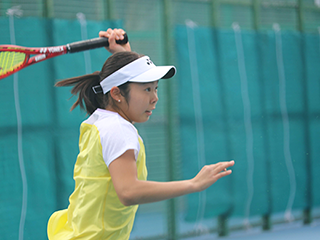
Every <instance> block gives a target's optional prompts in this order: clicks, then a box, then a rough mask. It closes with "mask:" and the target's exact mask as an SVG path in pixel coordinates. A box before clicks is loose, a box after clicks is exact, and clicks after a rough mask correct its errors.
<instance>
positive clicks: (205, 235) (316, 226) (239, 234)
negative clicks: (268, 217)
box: [130, 214, 320, 240]
mask: <svg viewBox="0 0 320 240" xmlns="http://www.w3.org/2000/svg"><path fill="white" fill-rule="evenodd" d="M282 216H283V214H279V215H278V216H277V217H276V218H277V219H275V220H278V221H279V220H280V221H281V218H282ZM253 221H254V219H253ZM217 224H218V223H217V221H216V220H212V219H210V220H203V221H201V223H197V224H195V223H187V222H185V221H184V220H183V215H180V216H179V219H178V225H179V227H178V228H179V233H178V235H179V237H178V239H182V240H211V239H217V240H219V239H220V240H285V239H290V240H307V239H308V240H318V239H320V218H315V219H313V221H312V222H311V223H310V224H303V222H302V220H296V221H292V222H285V223H279V224H274V225H273V226H272V228H271V229H270V230H266V231H264V230H262V227H248V228H247V229H246V230H244V229H243V230H229V233H228V235H227V236H223V237H221V236H218V234H217V233H216V232H213V230H212V229H214V226H217ZM242 224H243V221H242V219H231V220H230V228H237V227H239V226H241V225H242ZM166 227H167V226H166V216H165V215H161V214H158V215H157V214H140V215H138V216H137V219H136V223H135V227H134V230H133V232H132V234H131V238H130V239H132V240H135V239H141V238H140V237H139V236H141V235H143V236H145V237H146V239H148V238H150V239H166V236H164V235H163V232H164V231H165V229H166ZM188 235H189V236H188ZM192 235H193V236H192ZM162 236H163V237H162Z"/></svg>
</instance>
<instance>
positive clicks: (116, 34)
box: [99, 28, 125, 42]
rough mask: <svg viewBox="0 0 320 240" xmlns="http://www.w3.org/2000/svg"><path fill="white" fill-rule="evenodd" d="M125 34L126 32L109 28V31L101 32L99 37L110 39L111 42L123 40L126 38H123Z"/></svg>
mask: <svg viewBox="0 0 320 240" xmlns="http://www.w3.org/2000/svg"><path fill="white" fill-rule="evenodd" d="M124 34H125V31H124V30H123V29H117V28H114V29H111V28H108V30H107V31H100V32H99V37H106V38H109V41H110V42H111V41H113V40H122V39H123V38H124V37H123V35H124Z"/></svg>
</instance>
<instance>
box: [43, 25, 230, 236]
mask: <svg viewBox="0 0 320 240" xmlns="http://www.w3.org/2000/svg"><path fill="white" fill-rule="evenodd" d="M123 34H124V31H123V30H122V29H113V30H112V29H108V30H107V31H106V32H104V31H102V32H100V33H99V35H100V37H108V38H109V42H110V46H109V48H108V50H109V51H110V52H111V53H113V55H111V56H110V57H109V58H108V59H107V60H106V62H105V63H104V65H103V67H102V69H101V71H100V72H95V73H93V74H89V75H84V76H80V77H75V78H70V79H66V80H62V81H60V82H58V83H57V84H56V86H74V87H73V89H72V91H71V92H72V94H74V95H78V99H77V101H76V102H75V103H74V105H73V106H72V109H74V108H75V107H76V106H78V105H79V106H80V107H81V108H82V109H85V110H86V111H87V113H88V114H89V115H90V116H89V118H88V119H87V120H85V121H84V122H83V123H82V124H81V127H80V140H79V148H80V152H79V155H78V157H77V161H76V164H75V167H74V179H75V190H74V192H73V193H72V195H71V196H70V198H69V202H70V203H69V206H68V209H65V210H60V211H57V212H55V213H53V214H52V216H51V217H50V219H49V223H48V237H49V239H50V240H61V239H63V240H68V239H83V240H84V239H85V240H89V239H91V240H93V239H99V240H100V239H108V240H111V239H112V240H113V239H114V240H126V239H129V237H130V232H131V229H132V226H133V222H134V218H135V213H136V211H137V208H138V204H142V203H151V202H156V201H161V200H165V199H169V198H174V197H178V196H181V195H185V194H189V193H194V192H199V191H202V190H204V189H206V188H208V187H209V186H211V185H212V184H213V183H215V182H216V181H217V180H218V179H219V178H222V177H224V176H227V175H229V174H231V170H227V168H229V167H231V166H233V164H234V162H233V161H230V162H220V163H217V164H213V165H208V166H204V167H203V168H202V169H201V171H200V172H199V173H198V174H197V175H196V176H195V177H194V178H193V179H190V180H184V181H173V182H153V181H146V178H147V169H146V156H145V148H144V145H143V141H142V138H141V137H140V136H139V134H138V132H137V130H136V128H135V127H134V123H135V122H146V121H147V120H148V119H149V118H150V116H151V115H152V112H153V110H154V109H155V107H156V104H157V102H158V95H157V89H158V81H159V80H160V81H161V79H168V78H171V77H173V75H174V74H175V72H176V69H175V67H174V66H155V65H154V63H153V62H152V61H151V60H150V58H149V57H147V56H142V55H139V54H137V53H135V52H131V48H130V45H129V43H127V44H125V45H119V44H116V43H115V40H116V39H121V38H122V35H123Z"/></svg>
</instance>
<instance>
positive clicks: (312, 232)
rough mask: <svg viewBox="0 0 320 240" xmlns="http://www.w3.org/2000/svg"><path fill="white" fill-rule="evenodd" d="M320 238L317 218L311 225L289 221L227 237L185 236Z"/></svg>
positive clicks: (231, 239)
mask: <svg viewBox="0 0 320 240" xmlns="http://www.w3.org/2000/svg"><path fill="white" fill-rule="evenodd" d="M211 239H221V240H285V239H290V240H305V239H308V240H318V239H320V220H315V221H314V222H313V223H311V224H309V225H302V224H301V223H287V224H281V225H279V226H274V229H272V230H270V231H261V229H249V230H247V231H238V232H234V233H231V234H230V235H229V236H227V237H218V236H217V235H214V234H212V235H204V236H199V237H192V238H185V240H211Z"/></svg>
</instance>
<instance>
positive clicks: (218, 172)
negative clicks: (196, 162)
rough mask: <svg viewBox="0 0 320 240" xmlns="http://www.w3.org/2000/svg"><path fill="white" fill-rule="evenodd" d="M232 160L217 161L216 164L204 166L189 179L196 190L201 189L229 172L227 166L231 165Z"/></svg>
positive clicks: (232, 163)
mask: <svg viewBox="0 0 320 240" xmlns="http://www.w3.org/2000/svg"><path fill="white" fill-rule="evenodd" d="M233 165H234V161H233V160H232V161H229V162H219V163H216V164H211V165H206V166H204V167H203V168H202V169H201V170H200V172H199V173H198V174H197V175H196V176H195V177H194V178H193V179H191V182H192V183H193V185H194V187H195V190H196V191H198V192H199V191H203V190H205V189H207V188H208V187H210V186H211V185H212V184H214V183H215V182H216V181H217V180H218V179H220V178H222V177H225V176H227V175H230V174H231V172H232V171H231V170H227V168H229V167H232V166H233Z"/></svg>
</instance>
